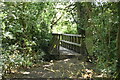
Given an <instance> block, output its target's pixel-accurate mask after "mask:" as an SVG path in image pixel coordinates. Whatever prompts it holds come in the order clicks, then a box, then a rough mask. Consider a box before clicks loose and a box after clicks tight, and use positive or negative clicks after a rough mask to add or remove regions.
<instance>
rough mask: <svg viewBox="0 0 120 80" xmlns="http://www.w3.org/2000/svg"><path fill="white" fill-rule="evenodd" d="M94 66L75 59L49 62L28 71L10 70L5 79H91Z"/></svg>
mask: <svg viewBox="0 0 120 80" xmlns="http://www.w3.org/2000/svg"><path fill="white" fill-rule="evenodd" d="M94 69H95V65H94V64H92V63H89V62H85V61H83V60H78V59H76V58H68V59H63V60H56V61H53V60H51V61H50V62H43V63H41V64H39V65H36V66H35V67H33V68H30V69H17V70H12V73H11V74H6V75H5V77H6V78H21V77H22V78H86V77H89V78H91V77H93V76H94V75H95V73H94Z"/></svg>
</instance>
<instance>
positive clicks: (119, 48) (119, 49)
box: [117, 2, 120, 79]
mask: <svg viewBox="0 0 120 80" xmlns="http://www.w3.org/2000/svg"><path fill="white" fill-rule="evenodd" d="M118 16H119V19H118V22H119V23H118V28H119V30H118V38H117V55H118V62H117V73H118V76H117V79H120V2H118Z"/></svg>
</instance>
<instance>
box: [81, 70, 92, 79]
mask: <svg viewBox="0 0 120 80" xmlns="http://www.w3.org/2000/svg"><path fill="white" fill-rule="evenodd" d="M81 72H82V73H81V74H82V77H83V78H92V76H93V70H92V69H82V70H81Z"/></svg>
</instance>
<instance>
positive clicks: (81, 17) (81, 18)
mask: <svg viewBox="0 0 120 80" xmlns="http://www.w3.org/2000/svg"><path fill="white" fill-rule="evenodd" d="M75 5H76V10H77V32H78V34H80V35H81V36H82V37H85V27H86V21H87V20H86V19H87V18H86V9H85V6H84V5H83V3H80V2H76V3H75ZM86 52H87V50H86V47H85V39H84V38H82V42H81V51H80V53H81V54H86Z"/></svg>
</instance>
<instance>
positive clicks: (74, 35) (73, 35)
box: [61, 34, 82, 37]
mask: <svg viewBox="0 0 120 80" xmlns="http://www.w3.org/2000/svg"><path fill="white" fill-rule="evenodd" d="M61 35H64V36H76V37H82V36H81V35H77V34H61Z"/></svg>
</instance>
